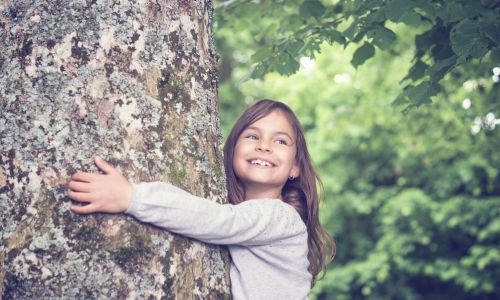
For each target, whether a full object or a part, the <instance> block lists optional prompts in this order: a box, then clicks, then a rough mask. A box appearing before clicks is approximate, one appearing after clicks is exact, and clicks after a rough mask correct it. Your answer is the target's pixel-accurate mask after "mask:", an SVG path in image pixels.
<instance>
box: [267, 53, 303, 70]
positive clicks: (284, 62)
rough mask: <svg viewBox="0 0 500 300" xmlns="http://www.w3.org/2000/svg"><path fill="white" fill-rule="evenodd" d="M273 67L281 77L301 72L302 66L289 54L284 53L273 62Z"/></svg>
mask: <svg viewBox="0 0 500 300" xmlns="http://www.w3.org/2000/svg"><path fill="white" fill-rule="evenodd" d="M273 67H274V69H275V70H276V71H277V72H278V73H280V74H281V75H291V74H294V73H295V72H297V71H298V70H299V68H300V64H299V62H298V61H297V60H296V59H295V58H293V57H292V56H291V55H290V54H289V53H288V52H282V53H280V55H279V56H278V58H277V59H276V60H275V61H274V62H273Z"/></svg>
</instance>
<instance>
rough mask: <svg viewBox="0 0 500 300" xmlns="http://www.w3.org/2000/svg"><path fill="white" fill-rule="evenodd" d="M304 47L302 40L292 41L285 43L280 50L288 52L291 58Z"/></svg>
mask: <svg viewBox="0 0 500 300" xmlns="http://www.w3.org/2000/svg"><path fill="white" fill-rule="evenodd" d="M304 45H305V43H304V41H303V40H300V39H292V40H289V41H288V42H287V43H285V44H284V45H283V47H281V49H283V50H284V51H286V52H288V53H289V54H290V55H292V56H297V55H298V54H299V52H300V50H301V49H302V48H303V47H304Z"/></svg>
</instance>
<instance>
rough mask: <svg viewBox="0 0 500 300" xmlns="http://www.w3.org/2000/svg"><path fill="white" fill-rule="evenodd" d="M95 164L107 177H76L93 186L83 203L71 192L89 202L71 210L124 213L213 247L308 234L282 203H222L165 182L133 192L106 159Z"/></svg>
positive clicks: (89, 186) (295, 215) (298, 217)
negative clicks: (85, 180)
mask: <svg viewBox="0 0 500 300" xmlns="http://www.w3.org/2000/svg"><path fill="white" fill-rule="evenodd" d="M96 164H97V166H98V167H99V168H101V169H102V170H103V171H105V172H106V174H104V175H100V174H88V173H80V174H81V175H78V174H77V175H78V176H76V175H75V176H76V177H77V178H82V179H87V180H88V181H89V182H87V184H86V186H87V188H86V189H85V191H86V192H83V191H79V192H78V193H85V194H84V195H81V194H80V195H79V197H81V198H79V199H83V200H79V199H76V198H75V197H74V196H75V195H76V194H74V193H75V191H73V192H70V197H71V198H73V199H75V200H78V201H83V202H89V203H90V204H88V205H87V206H73V207H72V210H73V211H75V212H77V213H92V212H123V211H126V213H128V214H130V215H132V216H134V217H136V218H137V219H139V220H140V221H142V222H146V223H151V224H153V225H156V226H159V227H162V228H165V229H167V230H169V231H172V232H175V233H179V234H182V235H185V236H188V237H191V238H195V239H198V240H200V241H203V242H207V243H214V244H240V245H262V244H268V243H271V242H276V241H280V240H284V239H286V238H288V237H291V236H295V235H300V234H304V233H305V231H306V228H305V225H304V224H303V222H302V221H301V219H300V216H299V215H298V213H297V212H296V211H295V209H294V208H292V207H291V206H289V205H288V204H286V203H284V202H282V201H280V200H276V199H261V200H250V201H245V202H243V203H240V204H238V205H231V204H219V203H216V202H214V201H208V200H206V199H203V198H200V197H196V196H194V195H192V194H190V193H188V192H186V191H184V190H182V189H180V188H177V187H175V186H173V185H171V184H168V183H163V182H150V183H140V184H136V185H134V186H133V187H132V185H130V183H129V182H128V181H127V180H126V179H125V178H124V177H123V176H122V175H121V174H120V173H119V172H117V171H116V170H115V169H113V168H112V167H111V166H109V165H108V164H106V163H105V162H103V161H102V160H99V159H96ZM92 176H96V177H94V178H92ZM93 179H94V180H93ZM96 181H101V182H100V183H97V182H96ZM72 186H73V187H74V186H75V184H74V183H73V184H72V183H71V182H70V188H71V189H73V188H72ZM84 186H85V185H78V187H84ZM102 190H107V191H102ZM129 191H130V194H129Z"/></svg>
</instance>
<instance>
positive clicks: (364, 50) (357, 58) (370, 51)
mask: <svg viewBox="0 0 500 300" xmlns="http://www.w3.org/2000/svg"><path fill="white" fill-rule="evenodd" d="M374 55H375V47H373V45H372V44H370V43H368V42H365V43H364V44H363V46H361V47H359V48H358V49H356V51H355V52H354V55H353V56H352V60H351V64H352V65H353V67H354V68H358V66H359V65H362V64H363V63H364V62H365V61H366V60H367V59H369V58H371V57H373V56H374Z"/></svg>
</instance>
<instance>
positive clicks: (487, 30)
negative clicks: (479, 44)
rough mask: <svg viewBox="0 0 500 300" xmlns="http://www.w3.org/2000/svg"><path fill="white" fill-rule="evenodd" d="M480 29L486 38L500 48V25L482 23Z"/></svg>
mask: <svg viewBox="0 0 500 300" xmlns="http://www.w3.org/2000/svg"><path fill="white" fill-rule="evenodd" d="M480 28H481V31H482V32H483V33H484V34H485V35H486V37H488V38H489V39H490V40H491V41H492V42H494V43H495V44H497V46H500V25H495V24H487V23H482V24H481V25H480Z"/></svg>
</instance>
